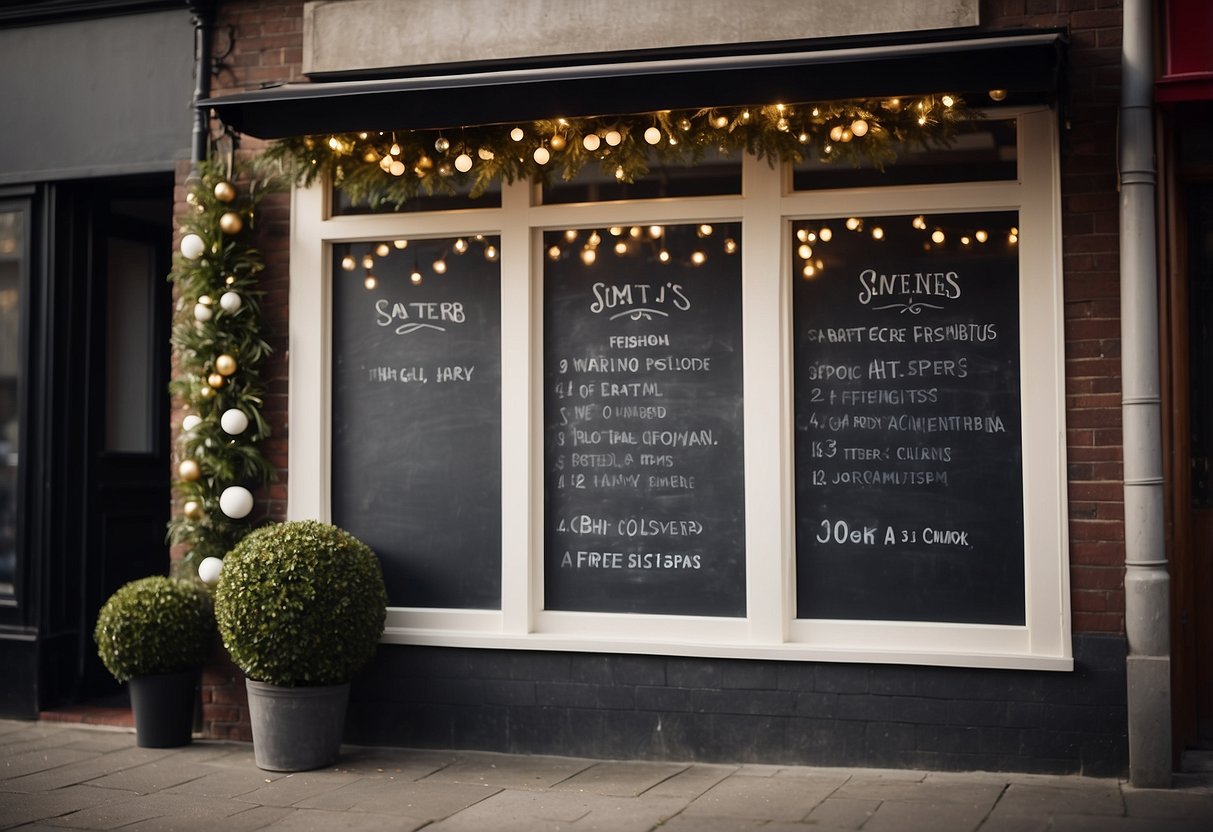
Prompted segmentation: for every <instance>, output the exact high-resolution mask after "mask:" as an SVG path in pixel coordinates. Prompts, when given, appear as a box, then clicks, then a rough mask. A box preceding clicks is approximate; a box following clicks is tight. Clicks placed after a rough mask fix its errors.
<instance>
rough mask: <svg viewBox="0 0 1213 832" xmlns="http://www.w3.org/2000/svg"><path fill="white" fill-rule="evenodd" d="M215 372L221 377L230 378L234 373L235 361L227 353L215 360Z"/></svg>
mask: <svg viewBox="0 0 1213 832" xmlns="http://www.w3.org/2000/svg"><path fill="white" fill-rule="evenodd" d="M215 372H217V373H219V375H221V376H230V375H231V374H232V373H234V372H236V359H234V358H232V357H231V356H230V355H228V354H227V353H224V354H223V355H221V356H219V357H218V358H216V359H215Z"/></svg>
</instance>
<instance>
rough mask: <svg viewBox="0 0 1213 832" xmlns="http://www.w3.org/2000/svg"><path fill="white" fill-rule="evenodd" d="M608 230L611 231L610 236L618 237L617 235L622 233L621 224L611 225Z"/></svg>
mask: <svg viewBox="0 0 1213 832" xmlns="http://www.w3.org/2000/svg"><path fill="white" fill-rule="evenodd" d="M608 230H609V231H610V232H611V236H612V237H618V236H620V235H621V234H623V226H622V225H612V226H611V227H610V229H608Z"/></svg>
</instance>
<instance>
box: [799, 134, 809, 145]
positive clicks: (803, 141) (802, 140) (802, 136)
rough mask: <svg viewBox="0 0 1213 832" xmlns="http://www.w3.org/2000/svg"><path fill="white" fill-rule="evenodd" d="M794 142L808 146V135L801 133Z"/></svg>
mask: <svg viewBox="0 0 1213 832" xmlns="http://www.w3.org/2000/svg"><path fill="white" fill-rule="evenodd" d="M796 141H798V142H800V143H801V144H808V143H809V134H808V133H801V134H800V135H799V136H797V137H796Z"/></svg>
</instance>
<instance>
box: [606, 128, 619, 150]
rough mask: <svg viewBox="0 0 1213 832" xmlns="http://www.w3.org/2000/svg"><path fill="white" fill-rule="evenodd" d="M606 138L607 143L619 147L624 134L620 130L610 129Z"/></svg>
mask: <svg viewBox="0 0 1213 832" xmlns="http://www.w3.org/2000/svg"><path fill="white" fill-rule="evenodd" d="M605 138H606V143H607V144H609V145H610V146H611V147H619V143H620V142H621V141H623V134H622V133H620V132H619V131H618V130H608V131H607V134H606V136H605Z"/></svg>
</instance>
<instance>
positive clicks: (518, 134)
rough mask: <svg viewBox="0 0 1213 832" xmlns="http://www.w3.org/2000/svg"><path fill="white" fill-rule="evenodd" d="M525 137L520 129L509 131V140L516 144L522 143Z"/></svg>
mask: <svg viewBox="0 0 1213 832" xmlns="http://www.w3.org/2000/svg"><path fill="white" fill-rule="evenodd" d="M525 137H526V133H524V132H523V130H522V128H521V127H515V128H514V129H513V130H511V131H510V138H511V139H513V140H514V141H516V142H520V141H522V140H523V138H525Z"/></svg>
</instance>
